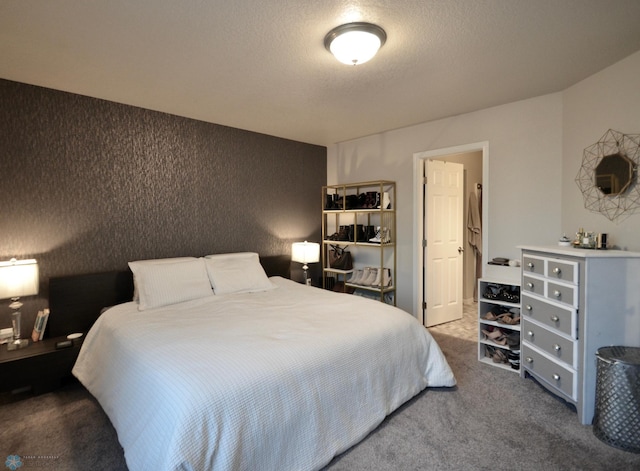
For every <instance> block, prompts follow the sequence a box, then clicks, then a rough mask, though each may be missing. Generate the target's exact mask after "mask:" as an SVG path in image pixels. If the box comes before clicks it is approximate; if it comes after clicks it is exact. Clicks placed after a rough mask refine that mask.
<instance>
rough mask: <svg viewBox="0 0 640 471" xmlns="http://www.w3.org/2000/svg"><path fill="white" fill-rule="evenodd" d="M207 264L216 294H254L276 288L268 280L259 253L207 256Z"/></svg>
mask: <svg viewBox="0 0 640 471" xmlns="http://www.w3.org/2000/svg"><path fill="white" fill-rule="evenodd" d="M205 263H206V266H207V273H208V274H209V280H211V286H212V287H213V291H214V293H215V294H230V293H253V292H256V291H266V290H269V289H273V288H275V287H276V286H275V285H274V284H273V283H271V281H269V278H267V274H266V273H265V272H264V268H262V265H260V257H258V254H257V253H254V252H237V253H228V254H216V255H207V256H206V257H205Z"/></svg>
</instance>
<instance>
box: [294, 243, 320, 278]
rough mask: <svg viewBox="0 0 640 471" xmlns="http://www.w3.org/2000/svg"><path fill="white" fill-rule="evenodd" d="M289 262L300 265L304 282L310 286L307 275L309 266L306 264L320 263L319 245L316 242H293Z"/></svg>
mask: <svg viewBox="0 0 640 471" xmlns="http://www.w3.org/2000/svg"><path fill="white" fill-rule="evenodd" d="M291 260H292V261H294V262H298V263H302V264H303V265H302V269H303V270H304V282H305V284H306V285H308V286H311V278H309V276H308V274H307V270H308V269H309V265H307V263H316V262H319V261H320V244H318V243H316V242H307V241H306V240H305V241H304V242H294V243H293V244H292V245H291Z"/></svg>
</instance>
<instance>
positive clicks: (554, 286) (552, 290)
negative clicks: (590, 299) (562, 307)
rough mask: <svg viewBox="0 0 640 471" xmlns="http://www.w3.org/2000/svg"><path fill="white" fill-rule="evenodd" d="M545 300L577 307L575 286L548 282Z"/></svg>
mask: <svg viewBox="0 0 640 471" xmlns="http://www.w3.org/2000/svg"><path fill="white" fill-rule="evenodd" d="M547 298H549V299H553V300H554V301H557V302H559V303H563V304H568V305H569V306H574V307H578V287H577V286H576V285H565V284H560V283H554V282H553V281H548V282H547Z"/></svg>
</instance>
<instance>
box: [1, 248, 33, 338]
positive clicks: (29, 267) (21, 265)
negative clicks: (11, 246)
mask: <svg viewBox="0 0 640 471" xmlns="http://www.w3.org/2000/svg"><path fill="white" fill-rule="evenodd" d="M38 284H39V279H38V262H36V261H35V260H33V259H29V260H16V259H15V258H12V259H11V260H9V261H8V262H0V299H7V298H11V301H12V302H11V304H9V307H10V308H11V309H13V313H12V314H11V327H12V328H13V344H12V346H14V348H20V347H22V346H26V345H28V344H29V341H28V340H27V339H21V338H20V337H21V334H22V325H21V324H22V314H21V312H20V308H21V307H22V303H21V302H20V296H33V295H35V294H38Z"/></svg>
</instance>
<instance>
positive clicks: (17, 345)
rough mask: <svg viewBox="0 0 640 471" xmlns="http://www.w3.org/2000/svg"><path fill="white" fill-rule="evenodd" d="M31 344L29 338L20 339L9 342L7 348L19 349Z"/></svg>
mask: <svg viewBox="0 0 640 471" xmlns="http://www.w3.org/2000/svg"><path fill="white" fill-rule="evenodd" d="M28 346H29V339H18V340H14V341H13V342H9V343H8V344H7V350H18V349H20V348H25V347H28Z"/></svg>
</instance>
